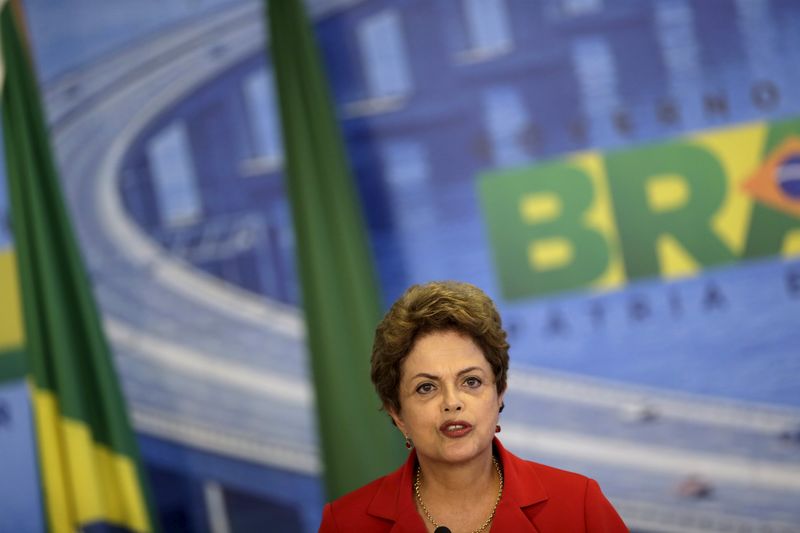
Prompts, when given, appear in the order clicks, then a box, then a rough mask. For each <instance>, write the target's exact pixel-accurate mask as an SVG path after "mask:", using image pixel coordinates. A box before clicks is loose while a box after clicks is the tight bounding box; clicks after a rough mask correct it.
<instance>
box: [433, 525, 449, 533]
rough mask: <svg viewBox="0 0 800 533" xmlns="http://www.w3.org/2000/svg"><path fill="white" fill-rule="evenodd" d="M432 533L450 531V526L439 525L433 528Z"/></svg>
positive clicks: (446, 532) (447, 532)
mask: <svg viewBox="0 0 800 533" xmlns="http://www.w3.org/2000/svg"><path fill="white" fill-rule="evenodd" d="M433 533H450V528H449V527H445V526H439V527H437V528H436V529H434V530H433Z"/></svg>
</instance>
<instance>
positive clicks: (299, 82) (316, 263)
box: [267, 0, 403, 499]
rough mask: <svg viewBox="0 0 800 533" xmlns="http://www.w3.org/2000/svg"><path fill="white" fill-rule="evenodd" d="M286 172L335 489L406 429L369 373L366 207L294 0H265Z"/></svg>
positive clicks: (392, 452)
mask: <svg viewBox="0 0 800 533" xmlns="http://www.w3.org/2000/svg"><path fill="white" fill-rule="evenodd" d="M267 5H268V10H267V11H268V15H267V16H268V19H269V34H270V41H271V44H270V45H269V47H270V49H271V52H272V57H273V63H274V69H275V79H276V81H277V86H278V96H279V102H280V111H281V119H282V127H283V141H284V149H285V158H286V179H287V188H288V191H289V198H290V201H291V205H292V212H293V217H294V228H295V236H296V243H297V250H298V265H299V271H300V279H301V282H302V288H303V307H304V309H305V316H306V322H307V328H308V342H309V347H310V351H311V362H312V369H313V374H314V383H315V388H316V394H317V409H318V413H319V414H318V416H319V428H320V435H321V445H322V446H321V448H322V458H323V462H324V466H325V482H326V487H327V491H328V497H329V498H331V499H333V498H336V497H338V496H341V495H342V494H344V493H345V492H347V491H350V490H352V489H355V488H357V487H359V486H361V485H363V484H365V483H367V482H369V481H371V480H372V479H374V478H376V477H378V476H380V475H383V474H387V473H388V472H390V471H391V470H393V469H395V468H397V467H398V466H399V464H400V463H401V462H402V458H403V449H402V446H401V443H402V439H401V437H400V435H399V433H397V432H396V430H394V429H393V428H392V426H391V423H390V421H389V417H388V416H387V415H386V414H385V413H381V412H379V410H378V408H379V407H380V403H379V400H378V397H377V395H376V394H375V392H374V391H373V389H372V387H371V385H370V382H369V354H370V348H371V346H372V336H373V334H374V332H375V326H376V325H377V323H378V320H379V319H380V311H381V305H380V298H379V295H378V288H377V282H376V279H375V273H374V271H373V264H372V258H371V256H370V253H369V248H368V245H367V236H366V231H365V228H364V222H363V215H362V213H361V209H360V203H359V201H358V198H357V191H356V188H355V185H354V182H353V178H352V175H351V174H350V171H349V168H348V163H347V158H346V156H345V151H344V146H343V143H342V139H341V134H340V132H339V127H338V124H337V122H336V118H335V114H334V111H333V106H332V102H331V98H330V94H329V91H328V88H327V84H326V81H325V77H324V75H323V71H322V66H321V63H320V59H319V53H318V50H317V47H316V43H315V41H314V36H313V33H312V31H311V28H310V26H309V23H308V20H307V18H306V15H305V13H304V11H303V5H302V2H301V1H300V0H277V1H275V0H273V1H270V0H267Z"/></svg>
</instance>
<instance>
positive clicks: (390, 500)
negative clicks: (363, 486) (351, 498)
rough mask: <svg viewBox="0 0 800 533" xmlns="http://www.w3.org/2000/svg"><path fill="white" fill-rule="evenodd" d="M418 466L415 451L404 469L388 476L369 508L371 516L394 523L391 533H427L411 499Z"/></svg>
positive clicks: (401, 468) (368, 511)
mask: <svg viewBox="0 0 800 533" xmlns="http://www.w3.org/2000/svg"><path fill="white" fill-rule="evenodd" d="M416 464H417V452H416V450H413V451H412V452H411V453H410V454H409V456H408V460H406V462H405V464H404V465H403V466H402V467H400V468H399V469H398V470H395V471H394V472H392V473H391V474H390V475H388V476H386V478H385V479H384V480H383V483H381V486H380V487H379V488H378V491H377V492H376V493H375V497H374V498H373V499H372V501H371V502H370V504H369V507H368V508H367V513H369V514H370V515H372V516H376V517H378V518H382V519H385V520H390V521H392V527H391V529H390V530H389V531H391V533H427V530H426V529H425V523H424V522H423V521H422V518H420V516H419V514H418V513H417V508H416V506H415V505H414V500H413V499H412V497H411V486H412V485H413V483H412V477H413V475H414V468H415V467H416Z"/></svg>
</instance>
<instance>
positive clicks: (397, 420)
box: [386, 407, 406, 435]
mask: <svg viewBox="0 0 800 533" xmlns="http://www.w3.org/2000/svg"><path fill="white" fill-rule="evenodd" d="M386 412H387V413H389V416H391V417H392V421H393V422H394V425H395V426H397V429H399V430H400V431H401V432H402V433H403V435H406V425H405V423H403V417H402V416H400V413H399V412H398V411H396V410H395V409H394V408H392V407H387V408H386Z"/></svg>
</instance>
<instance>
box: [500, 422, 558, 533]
mask: <svg viewBox="0 0 800 533" xmlns="http://www.w3.org/2000/svg"><path fill="white" fill-rule="evenodd" d="M494 448H495V450H497V455H498V456H499V457H500V460H501V462H502V463H503V497H502V498H501V500H500V504H499V505H498V506H497V512H496V513H495V516H494V520H493V521H492V531H520V532H525V531H528V532H538V531H539V530H538V529H537V528H536V526H535V525H534V523H533V522H532V521H531V519H530V518H528V516H527V515H526V514H525V512H524V511H523V509H525V508H527V507H530V506H532V505H536V504H543V503H544V502H546V501H547V492H546V491H545V489H544V485H542V482H541V481H540V480H539V476H538V475H536V471H535V470H534V469H533V468H532V467H531V466H530V465H528V464H527V463H526V462H525V461H523V460H522V459H520V458H519V457H517V456H516V455H514V454H512V453H511V452H509V451H508V450H506V449H505V448H504V447H503V445H502V444H501V443H500V441H499V440H498V439H497V438H496V437H495V439H494Z"/></svg>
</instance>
